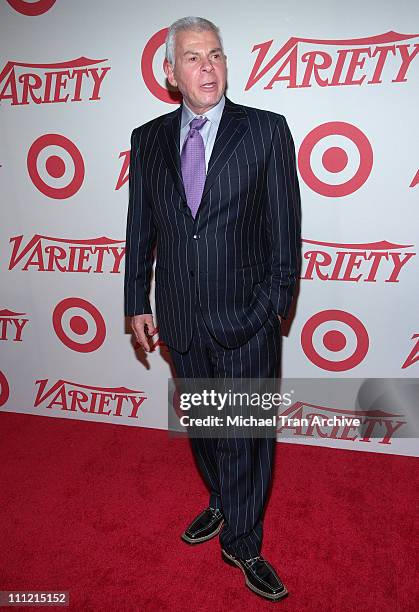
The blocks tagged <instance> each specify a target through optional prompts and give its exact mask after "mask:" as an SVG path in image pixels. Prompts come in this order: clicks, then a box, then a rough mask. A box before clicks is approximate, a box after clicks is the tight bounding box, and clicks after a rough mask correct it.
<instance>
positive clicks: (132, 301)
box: [124, 128, 156, 316]
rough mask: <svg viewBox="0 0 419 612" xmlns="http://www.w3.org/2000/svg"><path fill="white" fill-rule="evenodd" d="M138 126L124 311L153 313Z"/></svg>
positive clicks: (148, 214)
mask: <svg viewBox="0 0 419 612" xmlns="http://www.w3.org/2000/svg"><path fill="white" fill-rule="evenodd" d="M138 132H139V130H138V128H136V129H134V130H133V132H132V134H131V154H130V165H129V201H128V214H127V227H126V241H125V249H126V250H125V278H124V314H125V316H134V315H138V314H146V313H152V310H151V306H150V301H149V292H150V277H151V268H152V263H153V262H152V255H153V246H154V242H155V239H156V228H155V226H154V223H153V216H152V210H151V207H150V202H149V200H148V196H147V195H146V192H145V189H144V184H143V180H142V177H141V171H140V165H139V134H138Z"/></svg>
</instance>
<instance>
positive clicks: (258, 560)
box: [221, 549, 288, 601]
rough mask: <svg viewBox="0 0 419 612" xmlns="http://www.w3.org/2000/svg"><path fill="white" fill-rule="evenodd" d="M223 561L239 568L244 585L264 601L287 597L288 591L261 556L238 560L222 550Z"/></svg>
mask: <svg viewBox="0 0 419 612" xmlns="http://www.w3.org/2000/svg"><path fill="white" fill-rule="evenodd" d="M221 554H222V557H223V560H224V561H225V562H226V563H228V564H229V565H234V566H236V567H239V568H240V569H241V571H242V572H243V574H244V577H245V580H246V585H247V586H248V587H249V589H251V590H252V591H253V592H254V593H257V594H258V595H261V596H262V597H264V598H265V599H270V600H271V601H277V600H278V599H282V598H283V597H285V595H288V591H287V589H286V588H285V586H284V585H283V584H282V582H281V579H280V578H279V576H278V574H277V573H276V572H275V570H274V568H273V567H272V565H270V564H269V563H268V562H267V561H266V559H264V558H263V557H262V556H258V557H253V558H252V559H247V560H246V559H240V558H239V557H235V556H234V555H231V554H230V553H228V552H226V551H225V550H224V549H222V550H221Z"/></svg>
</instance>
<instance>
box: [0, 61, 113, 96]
mask: <svg viewBox="0 0 419 612" xmlns="http://www.w3.org/2000/svg"><path fill="white" fill-rule="evenodd" d="M107 61H108V60H107V59H97V60H95V59H89V58H88V57H83V56H82V57H78V58H76V59H73V60H68V61H66V62H55V63H52V64H33V63H29V62H12V61H9V62H6V64H5V66H4V68H3V70H2V71H1V72H0V88H1V89H0V102H5V101H6V100H7V101H10V104H11V106H22V105H27V104H58V103H66V102H82V101H85V100H100V89H101V87H102V84H103V80H104V78H105V76H106V75H107V73H108V72H109V70H110V69H111V68H110V66H98V64H102V63H103V62H107Z"/></svg>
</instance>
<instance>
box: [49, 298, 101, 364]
mask: <svg viewBox="0 0 419 612" xmlns="http://www.w3.org/2000/svg"><path fill="white" fill-rule="evenodd" d="M52 324H53V326H54V330H55V333H56V334H57V336H58V338H59V339H60V340H61V342H62V343H63V344H64V345H65V346H67V347H68V348H70V349H71V350H73V351H77V352H78V353H91V352H92V351H96V350H97V349H98V348H100V347H101V346H102V344H103V343H104V341H105V337H106V325H105V321H104V319H103V317H102V315H101V314H100V312H99V310H98V309H97V308H96V306H93V304H91V303H90V302H88V301H87V300H83V299H82V298H74V297H73V298H66V299H64V300H62V301H61V302H59V303H58V304H57V306H56V307H55V309H54V312H53V315H52Z"/></svg>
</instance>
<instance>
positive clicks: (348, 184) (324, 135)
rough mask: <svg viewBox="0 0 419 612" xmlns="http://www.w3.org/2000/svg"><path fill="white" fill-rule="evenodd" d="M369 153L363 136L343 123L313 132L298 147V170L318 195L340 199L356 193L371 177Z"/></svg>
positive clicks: (371, 161)
mask: <svg viewBox="0 0 419 612" xmlns="http://www.w3.org/2000/svg"><path fill="white" fill-rule="evenodd" d="M372 164H373V152H372V147H371V144H370V142H369V140H368V138H367V137H366V136H365V134H364V133H363V132H361V130H360V129H359V128H357V127H355V126H354V125H351V124H350V123H345V122H344V121H330V122H328V123H323V124H322V125H319V126H318V127H316V128H314V129H313V130H311V132H309V134H307V136H306V137H305V138H304V140H303V142H302V143H301V146H300V149H299V152H298V168H299V170H300V174H301V177H302V178H303V180H304V181H305V183H306V184H307V185H308V187H310V189H312V190H313V191H315V192H316V193H319V194H320V195H324V196H328V197H335V198H337V197H343V196H347V195H349V194H351V193H354V192H355V191H357V190H358V189H359V188H360V187H362V185H363V184H364V183H365V181H366V180H367V179H368V177H369V175H370V174H371V170H372Z"/></svg>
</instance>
